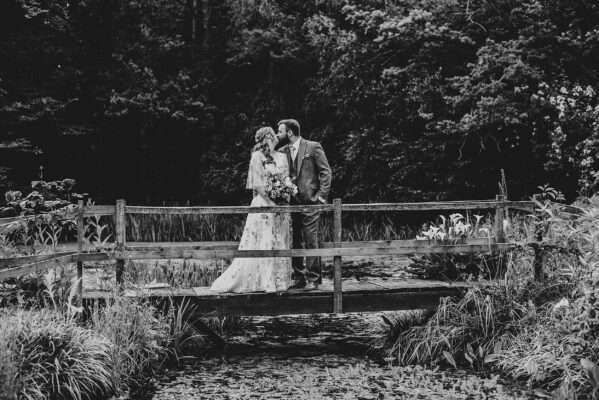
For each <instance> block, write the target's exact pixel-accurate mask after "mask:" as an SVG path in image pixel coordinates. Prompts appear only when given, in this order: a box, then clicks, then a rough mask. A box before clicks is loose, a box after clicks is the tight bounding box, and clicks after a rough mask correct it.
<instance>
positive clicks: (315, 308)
mask: <svg viewBox="0 0 599 400" xmlns="http://www.w3.org/2000/svg"><path fill="white" fill-rule="evenodd" d="M468 287H472V284H470V283H463V282H462V283H453V284H452V283H447V282H441V281H428V280H426V281H425V280H418V279H402V280H396V279H393V280H386V279H381V278H368V279H364V280H356V279H347V280H344V281H343V311H344V312H365V311H391V310H410V309H417V308H432V307H435V306H436V305H437V304H438V301H439V298H440V297H444V296H453V295H457V294H459V293H460V292H461V291H462V290H464V289H467V288H468ZM123 295H124V296H131V297H142V296H143V297H149V298H152V299H157V298H166V297H171V298H175V299H178V300H181V299H182V298H190V299H192V300H193V302H194V303H195V304H196V306H197V307H198V311H199V312H202V313H211V312H217V313H226V314H237V315H282V314H313V313H330V312H332V310H333V283H332V280H328V279H325V280H324V281H323V284H322V285H321V286H320V287H319V288H318V289H317V290H296V289H293V290H289V291H286V292H278V293H243V294H238V293H219V292H214V291H211V290H210V288H208V287H195V288H188V289H174V288H145V289H144V288H140V289H126V290H125V291H124V293H123ZM111 296H113V294H112V293H111V292H108V291H100V290H87V291H84V298H86V299H100V298H109V297H111Z"/></svg>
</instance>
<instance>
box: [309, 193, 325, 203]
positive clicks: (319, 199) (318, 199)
mask: <svg viewBox="0 0 599 400" xmlns="http://www.w3.org/2000/svg"><path fill="white" fill-rule="evenodd" d="M311 201H312V203H314V204H327V201H326V200H325V199H323V198H322V196H318V195H317V196H314V197H312V199H311Z"/></svg>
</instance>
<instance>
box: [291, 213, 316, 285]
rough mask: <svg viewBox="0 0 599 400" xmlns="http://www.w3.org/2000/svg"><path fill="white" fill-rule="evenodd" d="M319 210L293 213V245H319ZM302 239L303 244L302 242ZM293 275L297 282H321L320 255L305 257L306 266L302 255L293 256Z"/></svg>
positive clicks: (311, 246) (313, 247)
mask: <svg viewBox="0 0 599 400" xmlns="http://www.w3.org/2000/svg"><path fill="white" fill-rule="evenodd" d="M319 223H320V212H318V211H312V212H308V213H293V214H292V216H291V224H292V230H293V247H294V248H296V249H297V248H300V247H303V248H304V249H317V248H318V247H319V240H318V236H319V235H318V228H319ZM302 239H303V246H301V244H302ZM291 265H292V266H293V277H294V279H295V280H296V281H297V282H306V281H308V282H315V283H322V263H321V259H320V257H306V266H305V267H304V265H303V257H293V259H292V261H291Z"/></svg>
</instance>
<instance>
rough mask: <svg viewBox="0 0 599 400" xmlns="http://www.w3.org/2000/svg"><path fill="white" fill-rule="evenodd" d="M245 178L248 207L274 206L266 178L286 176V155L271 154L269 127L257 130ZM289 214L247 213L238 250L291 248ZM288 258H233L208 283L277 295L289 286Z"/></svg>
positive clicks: (272, 136) (272, 134) (272, 137)
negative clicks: (275, 174) (249, 197)
mask: <svg viewBox="0 0 599 400" xmlns="http://www.w3.org/2000/svg"><path fill="white" fill-rule="evenodd" d="M255 141H256V145H255V146H254V151H253V152H252V157H251V160H250V168H249V172H248V179H247V185H246V188H247V189H252V190H253V199H252V202H251V204H250V207H261V206H274V205H275V203H274V202H273V201H272V200H271V199H270V198H269V197H268V195H267V194H266V192H265V180H266V176H267V174H268V173H270V172H283V173H284V174H285V176H288V175H289V164H288V161H287V156H286V155H285V154H283V153H280V152H278V151H275V150H274V148H275V146H276V144H277V141H278V139H277V137H276V135H275V132H274V130H273V129H272V128H270V127H263V128H260V129H258V131H257V132H256V136H255ZM289 221H290V216H289V213H249V214H248V217H247V220H246V223H245V227H244V228H243V234H242V235H241V241H240V243H239V250H274V249H289V248H291V247H290V246H291V233H290V229H289V226H290V223H289ZM291 273H292V267H291V259H290V258H289V257H269V258H235V259H234V260H233V262H232V264H231V265H230V266H229V268H227V270H226V271H225V272H224V273H223V274H222V275H220V276H219V277H218V278H217V279H216V280H215V281H214V283H213V284H212V286H211V288H210V289H211V290H215V291H219V292H235V293H244V292H278V291H285V290H287V289H288V288H289V287H290V286H291V285H292V284H293V282H292V279H291Z"/></svg>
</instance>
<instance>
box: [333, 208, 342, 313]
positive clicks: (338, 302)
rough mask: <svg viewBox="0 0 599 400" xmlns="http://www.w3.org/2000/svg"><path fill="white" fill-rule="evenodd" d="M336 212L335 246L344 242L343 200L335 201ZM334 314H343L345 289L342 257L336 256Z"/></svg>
mask: <svg viewBox="0 0 599 400" xmlns="http://www.w3.org/2000/svg"><path fill="white" fill-rule="evenodd" d="M333 205H334V207H335V212H334V215H333V237H334V239H335V244H339V243H341V241H342V238H341V234H342V226H341V207H342V204H341V199H335V200H334V202H333ZM333 287H334V294H333V312H334V313H341V312H343V294H342V291H343V288H342V281H341V256H335V257H334V258H333Z"/></svg>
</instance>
